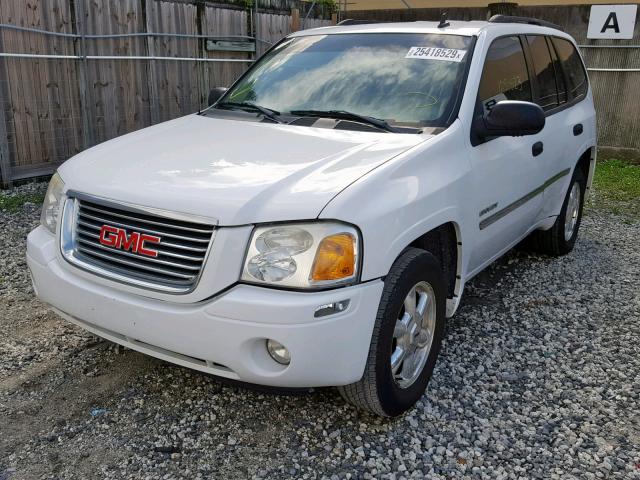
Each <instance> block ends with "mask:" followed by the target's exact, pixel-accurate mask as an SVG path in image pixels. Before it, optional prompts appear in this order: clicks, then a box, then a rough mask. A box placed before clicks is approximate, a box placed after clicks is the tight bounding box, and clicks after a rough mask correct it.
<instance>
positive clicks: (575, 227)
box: [526, 168, 586, 257]
mask: <svg viewBox="0 0 640 480" xmlns="http://www.w3.org/2000/svg"><path fill="white" fill-rule="evenodd" d="M585 188H586V179H585V177H584V174H583V173H582V170H581V169H580V168H576V169H575V172H574V174H573V178H572V179H571V183H570V184H569V189H568V190H567V194H566V196H565V199H564V203H563V204H562V210H560V215H558V218H556V221H555V223H554V224H553V226H552V227H551V228H550V229H549V230H544V231H542V230H538V231H535V232H533V233H532V234H531V235H530V236H529V238H528V239H527V242H526V245H527V247H529V248H530V249H531V250H535V251H536V252H540V253H544V254H546V255H551V256H555V257H559V256H561V255H566V254H567V253H569V252H570V251H571V250H573V247H574V245H575V243H576V240H577V238H578V231H579V230H580V224H581V222H582V210H583V207H584V192H585Z"/></svg>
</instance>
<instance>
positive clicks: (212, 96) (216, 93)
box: [207, 87, 229, 106]
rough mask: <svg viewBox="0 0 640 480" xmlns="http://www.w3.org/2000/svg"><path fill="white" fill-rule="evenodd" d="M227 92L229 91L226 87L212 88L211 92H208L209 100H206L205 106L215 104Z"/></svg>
mask: <svg viewBox="0 0 640 480" xmlns="http://www.w3.org/2000/svg"><path fill="white" fill-rule="evenodd" d="M227 90H229V89H228V88H226V87H215V88H212V89H211V91H210V92H209V99H208V100H207V105H209V106H211V105H213V104H214V103H216V102H217V101H218V100H219V99H220V97H221V96H222V95H224V94H225V93H227Z"/></svg>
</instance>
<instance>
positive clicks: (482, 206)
mask: <svg viewBox="0 0 640 480" xmlns="http://www.w3.org/2000/svg"><path fill="white" fill-rule="evenodd" d="M501 100H522V101H528V102H531V101H532V90H531V81H530V78H529V72H528V68H527V63H526V59H525V54H524V49H523V46H522V43H521V39H520V38H519V37H518V36H511V37H502V38H498V39H496V40H494V41H493V43H492V44H491V46H490V47H489V50H488V51H487V57H486V60H485V65H484V69H483V74H482V79H481V81H480V88H479V91H478V102H477V107H476V112H475V114H476V115H482V114H483V112H488V111H490V110H491V109H492V108H493V106H494V105H495V104H496V103H498V102H499V101H501ZM538 142H540V134H538V135H531V136H524V137H497V138H488V139H483V140H480V139H474V138H473V135H472V144H473V147H472V149H471V163H472V166H473V185H474V190H475V192H474V193H475V195H474V197H475V199H476V204H475V206H474V208H475V209H476V210H477V213H476V214H477V222H475V225H474V228H475V230H476V242H475V248H474V253H473V255H472V256H471V257H472V258H471V264H470V271H472V272H475V271H477V270H479V269H481V268H483V267H484V266H485V265H487V263H489V262H491V261H493V260H494V259H495V258H496V257H497V256H499V255H501V254H502V253H504V251H505V250H506V249H507V248H508V247H510V246H512V245H513V244H514V243H515V242H516V241H518V240H519V239H520V238H521V237H522V236H523V235H524V234H525V233H526V232H527V231H528V230H529V229H530V228H531V226H532V225H533V224H534V223H535V221H536V220H537V218H538V216H539V215H540V213H541V210H542V199H543V196H542V191H538V190H539V188H540V186H541V185H544V178H543V177H544V170H543V165H542V164H541V163H540V162H537V161H536V148H537V145H536V144H538ZM540 153H542V152H540Z"/></svg>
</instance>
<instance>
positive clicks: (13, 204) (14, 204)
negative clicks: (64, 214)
mask: <svg viewBox="0 0 640 480" xmlns="http://www.w3.org/2000/svg"><path fill="white" fill-rule="evenodd" d="M43 201H44V194H42V193H22V194H18V195H8V194H6V193H4V192H0V210H8V211H9V212H17V211H19V210H20V209H21V208H22V206H23V205H24V204H25V203H27V202H31V203H34V204H36V205H40V204H42V202H43Z"/></svg>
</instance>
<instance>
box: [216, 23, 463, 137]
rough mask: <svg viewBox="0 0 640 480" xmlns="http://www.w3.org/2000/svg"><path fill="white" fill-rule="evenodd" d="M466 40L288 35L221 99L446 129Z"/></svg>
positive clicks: (286, 110)
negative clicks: (288, 36) (349, 113)
mask: <svg viewBox="0 0 640 480" xmlns="http://www.w3.org/2000/svg"><path fill="white" fill-rule="evenodd" d="M471 45H472V39H471V37H464V36H458V35H444V34H424V33H360V34H331V35H309V36H301V37H293V38H290V39H288V40H285V41H284V42H283V43H282V44H280V45H278V46H277V47H276V48H275V49H273V50H272V51H271V52H269V53H268V54H267V55H265V56H264V57H262V59H260V61H259V62H258V63H257V64H256V65H255V66H254V67H253V68H252V69H251V70H250V71H249V72H248V73H247V74H246V75H245V76H244V77H243V78H242V79H241V80H240V81H239V82H238V83H237V84H236V85H235V86H234V87H233V88H232V89H231V90H230V91H229V92H228V93H227V94H226V95H225V97H224V98H223V99H222V102H234V103H253V104H257V105H260V106H262V107H266V108H269V109H272V110H274V111H277V112H281V113H284V114H286V113H289V112H292V111H293V112H295V111H309V110H312V111H320V110H321V111H347V112H352V113H356V114H358V115H366V116H369V117H374V118H379V119H383V120H385V121H387V122H388V123H390V124H396V125H407V126H416V127H420V126H434V127H441V126H446V125H447V122H448V121H449V119H450V117H451V115H452V113H453V110H454V109H455V106H456V103H457V102H456V100H457V97H458V93H459V90H460V88H461V87H462V83H463V80H464V75H465V70H466V69H465V67H466V64H467V62H469V60H470V57H471Z"/></svg>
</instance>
